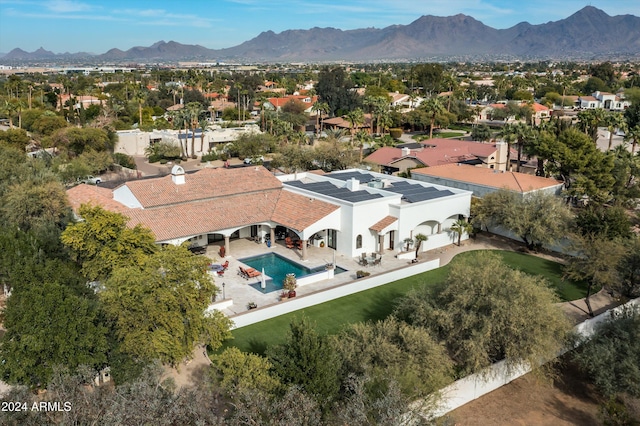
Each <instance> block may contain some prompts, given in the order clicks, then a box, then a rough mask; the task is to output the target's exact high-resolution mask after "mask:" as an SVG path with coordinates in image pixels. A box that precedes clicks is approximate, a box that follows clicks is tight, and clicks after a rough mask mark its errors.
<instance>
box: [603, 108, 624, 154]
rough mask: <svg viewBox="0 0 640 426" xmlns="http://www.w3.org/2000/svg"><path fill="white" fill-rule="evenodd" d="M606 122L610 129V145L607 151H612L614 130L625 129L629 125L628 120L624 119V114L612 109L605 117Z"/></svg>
mask: <svg viewBox="0 0 640 426" xmlns="http://www.w3.org/2000/svg"><path fill="white" fill-rule="evenodd" d="M604 122H605V124H606V125H607V130H608V131H609V146H608V147H607V151H610V150H611V145H612V143H613V132H615V131H616V130H622V131H624V130H625V127H626V126H627V121H626V120H625V119H624V114H622V113H621V112H615V111H612V112H610V113H608V114H607V115H606V116H605V117H604Z"/></svg>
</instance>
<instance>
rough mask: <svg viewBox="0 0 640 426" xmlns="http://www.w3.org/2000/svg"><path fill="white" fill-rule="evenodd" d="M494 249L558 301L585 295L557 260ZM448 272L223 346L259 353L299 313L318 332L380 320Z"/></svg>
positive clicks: (273, 323) (328, 305) (314, 310)
mask: <svg viewBox="0 0 640 426" xmlns="http://www.w3.org/2000/svg"><path fill="white" fill-rule="evenodd" d="M495 252H496V253H498V254H500V255H501V256H502V258H503V259H504V261H505V263H506V264H507V265H509V266H511V267H512V268H515V269H519V270H521V271H523V272H525V273H528V274H532V275H539V276H542V277H544V278H546V279H547V280H548V281H549V283H550V284H551V286H552V287H553V288H555V289H556V291H557V292H558V296H559V297H560V298H561V299H562V300H565V301H567V300H575V299H580V298H583V297H584V296H585V295H586V287H585V286H580V285H577V284H575V283H572V282H564V281H562V265H561V264H559V263H556V262H553V261H550V260H546V259H542V258H539V257H535V256H530V255H527V254H524V253H515V252H511V251H503V250H495ZM472 255H473V252H466V253H462V254H460V255H458V256H457V257H456V258H458V257H462V256H472ZM453 261H454V262H455V259H454V260H453ZM448 272H449V266H448V265H445V266H443V267H442V268H438V269H435V270H432V271H428V272H425V273H423V274H419V275H415V276H412V277H409V278H405V279H402V280H398V281H394V282H392V283H389V284H386V285H383V286H380V287H375V288H372V289H371V290H367V291H362V292H359V293H355V294H352V295H350V296H345V297H342V298H340V299H335V300H331V301H329V302H325V303H322V304H320V305H315V306H311V307H309V308H305V309H302V310H300V311H297V312H292V313H290V314H285V315H281V316H279V317H276V318H272V319H270V320H267V321H262V322H260V323H257V324H253V325H250V326H246V327H242V328H239V329H237V330H234V331H233V337H234V339H233V340H231V341H229V342H227V344H226V345H225V346H236V347H238V348H239V349H240V350H242V351H247V352H254V353H259V354H262V353H264V351H265V349H266V347H267V346H270V345H274V344H278V343H282V342H284V341H285V338H286V334H287V330H288V329H289V323H290V322H291V320H292V319H293V318H295V317H301V316H303V315H304V316H306V317H307V318H309V319H310V320H311V321H312V322H313V323H315V326H316V330H317V331H318V332H319V333H321V334H336V333H338V332H340V330H341V329H342V328H343V327H345V326H346V325H348V324H353V323H357V322H362V321H368V320H374V321H375V320H381V319H384V318H386V317H387V316H388V315H389V314H391V312H392V311H393V308H394V303H395V301H396V300H397V299H398V298H400V297H402V296H403V295H404V294H405V293H407V292H408V291H409V290H411V289H412V288H420V287H426V286H434V285H436V284H438V283H442V282H444V281H445V280H446V277H447V274H448Z"/></svg>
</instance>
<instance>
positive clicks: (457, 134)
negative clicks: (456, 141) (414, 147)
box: [411, 132, 464, 142]
mask: <svg viewBox="0 0 640 426" xmlns="http://www.w3.org/2000/svg"><path fill="white" fill-rule="evenodd" d="M461 136H464V133H462V132H438V133H434V134H433V137H434V138H439V139H446V138H458V137H461ZM411 138H412V139H414V140H416V141H418V142H421V141H425V140H428V139H429V135H428V134H426V135H413V136H412V137H411Z"/></svg>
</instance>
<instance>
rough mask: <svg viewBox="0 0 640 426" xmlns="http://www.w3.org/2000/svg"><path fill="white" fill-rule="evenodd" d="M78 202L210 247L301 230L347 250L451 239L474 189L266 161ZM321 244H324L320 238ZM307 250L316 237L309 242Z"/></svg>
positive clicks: (393, 248)
mask: <svg viewBox="0 0 640 426" xmlns="http://www.w3.org/2000/svg"><path fill="white" fill-rule="evenodd" d="M67 195H68V197H69V200H70V203H71V206H72V208H73V209H74V211H75V212H78V209H79V207H80V206H81V205H82V204H87V203H91V204H93V205H100V206H102V207H103V208H105V209H107V210H110V211H115V212H119V213H122V214H124V215H125V216H127V217H128V218H129V221H128V226H135V225H137V224H141V225H144V226H146V227H148V228H150V229H151V231H152V232H153V234H154V236H155V238H156V242H157V243H158V244H182V243H184V242H189V243H190V244H191V245H195V246H206V245H208V244H211V243H217V242H220V245H224V247H225V249H226V254H227V255H232V250H231V246H230V243H231V241H233V240H234V239H239V238H250V237H254V236H259V237H265V236H266V235H267V234H269V235H270V238H271V241H275V235H276V229H277V233H278V234H280V233H281V232H285V233H289V234H296V235H297V236H298V237H299V238H300V239H301V240H302V241H303V242H309V243H313V244H318V245H325V244H326V246H327V247H330V248H333V249H335V250H336V251H337V252H339V253H342V254H344V255H347V256H351V257H357V256H359V255H360V254H361V253H369V252H372V251H378V252H380V253H383V252H385V251H390V252H391V253H393V254H395V252H399V251H401V250H402V247H403V241H404V240H405V239H407V238H410V239H412V238H413V237H415V235H417V234H418V233H422V234H425V235H427V236H428V237H429V239H428V240H427V241H426V242H425V243H424V244H423V250H429V249H433V248H437V247H442V246H445V245H449V244H451V243H452V242H453V241H454V240H455V235H453V234H451V233H450V232H448V231H447V230H448V228H449V227H450V226H451V224H452V223H453V222H454V221H456V220H458V219H459V218H462V217H468V216H469V208H470V203H471V192H469V191H463V190H459V189H453V188H446V187H442V186H438V185H431V184H424V183H419V182H416V181H411V180H407V179H402V178H397V177H392V176H386V175H382V174H378V173H371V172H363V171H359V170H347V171H341V172H333V173H329V174H316V173H298V174H296V175H284V176H279V177H275V176H273V174H272V173H270V172H269V171H268V170H267V169H265V168H264V167H244V168H237V169H226V168H219V169H203V170H200V171H198V172H196V173H193V174H188V175H187V174H185V172H184V170H183V169H182V167H180V166H174V168H173V169H172V171H171V175H170V176H165V177H161V178H154V179H145V180H137V181H131V182H127V183H125V184H123V185H121V186H119V187H117V188H115V189H114V190H110V189H107V188H101V187H95V186H88V185H78V186H76V187H74V188H71V189H69V190H68V191H67ZM319 242H322V244H320V243H319ZM302 247H303V249H302V257H303V259H305V258H306V250H307V248H306V247H307V245H306V244H302Z"/></svg>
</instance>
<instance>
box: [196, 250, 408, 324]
mask: <svg viewBox="0 0 640 426" xmlns="http://www.w3.org/2000/svg"><path fill="white" fill-rule="evenodd" d="M222 244H223V242H220V243H217V244H211V245H209V246H208V247H207V252H206V256H207V257H209V258H210V259H211V260H212V262H213V263H224V262H225V261H226V260H228V261H229V267H228V269H227V271H226V272H225V274H224V276H223V277H218V276H217V274H216V273H214V272H210V273H211V275H212V276H213V277H214V281H215V283H216V286H218V288H219V289H220V292H219V293H218V296H217V298H216V302H223V301H224V300H227V301H228V300H232V301H233V304H232V305H230V306H228V307H226V308H223V309H220V310H221V311H222V312H224V313H225V314H226V315H228V316H229V317H231V318H232V317H234V316H235V315H237V314H240V313H244V312H246V311H247V305H248V304H249V302H253V303H255V304H256V305H257V306H258V307H259V308H262V307H265V306H269V305H274V304H277V303H285V302H281V301H280V291H273V292H271V293H266V294H264V293H262V292H261V291H259V290H256V289H255V288H253V287H251V285H250V284H256V283H260V278H259V277H258V278H249V279H248V280H247V279H245V278H243V277H242V276H240V275H239V273H238V272H239V267H240V266H242V267H243V268H245V267H247V265H246V264H244V263H242V262H241V261H240V260H238V259H243V258H247V257H250V256H256V255H260V254H265V253H277V254H279V255H281V256H283V257H285V258H287V259H289V260H292V261H294V262H296V263H299V264H301V265H304V266H306V267H307V268H311V269H313V268H316V267H322V266H324V265H326V264H327V263H332V262H333V256H334V254H333V253H334V251H333V250H332V249H330V248H327V247H323V248H320V247H314V246H310V247H308V248H307V260H302V253H301V251H300V250H297V249H288V248H286V247H285V245H284V241H278V242H277V243H276V244H274V245H272V246H271V247H267V246H266V244H264V243H262V244H259V243H256V242H254V241H251V240H249V239H244V238H241V239H237V240H232V241H231V242H230V254H229V255H228V256H226V257H224V258H221V257H220V256H219V254H218V251H219V249H220V245H222ZM395 254H396V253H395V251H392V250H387V251H386V252H385V254H383V256H382V262H381V265H379V266H367V267H363V266H361V265H359V264H358V262H357V259H355V258H351V257H345V256H342V255H340V254H338V253H336V257H335V262H336V265H337V266H339V267H341V268H344V269H346V270H347V272H343V273H340V274H336V275H335V277H334V278H333V279H327V280H324V281H320V282H316V283H312V284H306V285H302V286H300V285H299V286H298V287H297V288H296V293H297V296H304V295H307V294H311V293H315V292H318V291H322V290H327V289H330V288H332V287H336V286H340V285H344V284H346V283H349V282H351V281H355V280H356V271H358V270H364V271H367V272H369V273H370V274H371V275H372V276H373V275H377V274H380V273H384V272H388V271H390V270H394V269H398V268H401V267H403V266H407V265H408V264H409V263H410V262H409V261H407V260H406V259H397V258H396V257H395ZM265 275H266V277H267V278H268V272H267V273H266V274H265ZM223 283H224V294H223Z"/></svg>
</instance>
